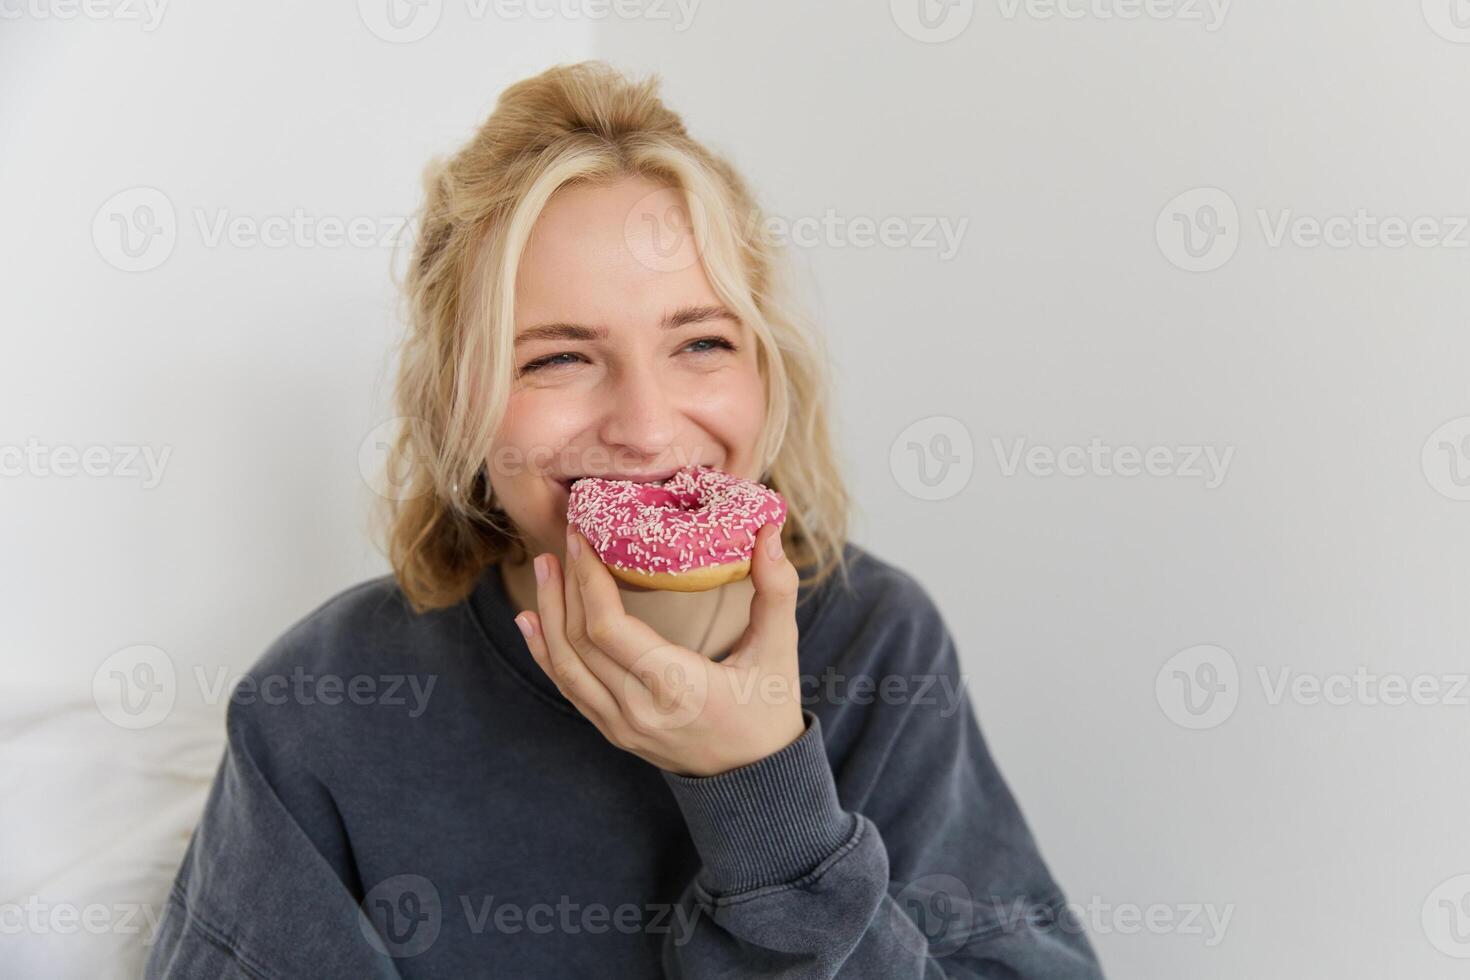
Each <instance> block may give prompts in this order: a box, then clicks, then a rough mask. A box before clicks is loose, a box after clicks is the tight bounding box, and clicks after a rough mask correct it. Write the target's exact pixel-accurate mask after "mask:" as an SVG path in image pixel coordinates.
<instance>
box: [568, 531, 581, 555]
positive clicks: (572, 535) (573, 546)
mask: <svg viewBox="0 0 1470 980" xmlns="http://www.w3.org/2000/svg"><path fill="white" fill-rule="evenodd" d="M567 550H568V551H570V552H571V553H572V561H576V560H577V559H578V558H581V557H582V542H581V540H579V539H578V537H577V532H576V531H571V532H569V533H568V534H567Z"/></svg>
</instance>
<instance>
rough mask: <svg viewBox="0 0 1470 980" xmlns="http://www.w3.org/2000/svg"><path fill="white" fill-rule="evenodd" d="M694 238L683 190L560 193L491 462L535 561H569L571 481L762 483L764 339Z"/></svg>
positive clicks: (529, 285)
mask: <svg viewBox="0 0 1470 980" xmlns="http://www.w3.org/2000/svg"><path fill="white" fill-rule="evenodd" d="M681 215H683V216H684V217H683V218H682V220H681ZM687 227H688V223H687V213H686V212H683V210H682V203H681V198H680V195H679V194H678V192H677V191H675V190H673V189H669V188H661V187H660V185H658V184H654V183H651V182H649V181H647V180H644V179H641V178H625V179H622V180H619V181H618V182H616V183H613V184H607V185H602V186H590V185H580V186H568V187H563V188H562V189H561V190H559V191H557V192H556V193H555V194H554V195H552V197H551V199H550V201H548V202H547V205H546V208H545V209H544V210H543V212H542V214H541V216H540V218H539V219H538V220H537V222H536V225H535V228H534V230H533V231H532V233H531V238H530V241H529V243H528V244H527V246H526V250H525V252H524V254H523V256H522V259H521V265H520V268H519V270H518V273H517V279H516V302H515V320H516V349H515V355H514V357H515V362H514V365H513V369H514V372H515V373H516V375H517V377H516V378H515V381H514V386H513V389H512V392H511V395H510V399H509V405H508V408H507V414H506V417H505V421H504V424H503V427H502V428H501V430H500V433H499V436H498V438H497V440H496V442H495V444H494V447H493V448H492V451H491V454H490V458H489V459H488V460H487V466H488V470H489V473H490V475H491V485H492V487H493V488H494V491H495V496H496V498H497V503H498V504H499V505H500V506H501V507H502V508H503V509H504V510H505V512H506V513H507V514H508V515H509V516H510V518H511V520H513V521H514V522H515V524H516V526H517V527H518V528H519V529H520V530H521V532H522V533H523V534H524V535H525V536H526V537H527V539H528V542H529V545H530V547H532V548H533V551H532V554H536V553H539V552H542V551H550V552H553V553H555V554H558V555H559V554H561V552H562V550H563V549H564V544H565V540H566V526H567V522H566V512H567V497H568V487H567V483H568V482H569V481H570V479H571V478H574V477H579V476H608V477H617V478H623V479H628V478H636V479H640V480H651V479H659V478H662V477H664V476H667V475H668V474H669V473H671V472H672V471H674V470H676V469H679V468H680V467H683V466H689V465H708V466H714V467H716V468H719V469H722V470H725V471H726V472H729V473H732V474H734V475H736V476H740V477H744V478H746V479H752V480H754V479H759V478H760V476H761V473H759V472H757V469H758V467H759V465H760V460H758V459H757V458H756V457H755V452H756V448H757V447H756V442H757V440H758V439H759V437H760V432H761V426H762V424H763V422H764V420H765V384H764V381H763V380H762V378H761V376H760V373H759V371H758V369H757V365H756V348H755V338H754V335H753V333H752V332H751V331H750V329H749V328H748V327H746V326H745V325H743V324H741V323H740V322H738V321H737V320H736V319H735V317H734V314H733V313H730V312H728V311H726V310H725V308H724V305H723V304H722V303H721V302H720V300H719V299H718V297H717V296H716V294H715V292H714V290H713V289H712V288H711V287H710V284H709V280H708V279H707V278H706V277H705V274H704V269H703V267H702V266H701V264H700V262H699V261H698V255H697V251H696V249H695V246H694V242H693V238H692V236H691V235H690V234H689V233H687Z"/></svg>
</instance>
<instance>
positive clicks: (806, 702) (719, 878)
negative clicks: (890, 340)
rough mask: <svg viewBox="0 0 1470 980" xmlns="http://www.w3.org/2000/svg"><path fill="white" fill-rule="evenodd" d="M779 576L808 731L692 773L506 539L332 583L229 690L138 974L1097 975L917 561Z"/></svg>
mask: <svg viewBox="0 0 1470 980" xmlns="http://www.w3.org/2000/svg"><path fill="white" fill-rule="evenodd" d="M847 556H848V561H849V562H850V565H851V580H850V586H851V587H850V589H849V588H847V587H845V586H844V584H843V582H842V580H841V579H840V577H837V576H834V577H832V578H831V579H829V580H828V581H827V582H826V583H824V584H823V585H822V586H820V587H819V588H816V589H810V588H806V587H804V588H803V589H802V591H801V594H800V595H799V596H798V602H799V605H798V607H797V625H798V627H799V630H800V641H799V658H800V663H801V674H802V676H801V680H802V694H803V716H804V718H805V720H806V726H807V727H806V730H805V733H804V734H803V735H801V736H800V737H799V738H797V740H796V741H795V742H793V743H792V744H791V745H789V746H787V747H786V748H784V749H782V750H780V751H779V752H776V753H775V754H773V755H769V756H767V757H766V758H764V759H761V760H759V761H757V762H754V763H751V764H750V765H747V766H744V767H742V768H739V769H735V770H732V771H729V772H725V773H721V774H719V775H715V776H709V777H688V776H681V775H678V774H675V773H671V772H667V771H665V770H662V769H659V768H657V767H655V766H653V765H650V764H649V763H647V762H645V761H644V760H642V759H640V758H638V757H637V756H634V755H632V754H630V753H627V752H624V751H622V750H621V749H619V748H617V747H616V746H614V745H612V744H611V743H609V742H608V741H606V740H605V739H604V738H603V737H602V735H601V734H600V733H599V732H598V731H597V729H596V728H595V727H594V726H593V725H592V724H591V723H590V722H589V721H587V720H586V719H584V718H583V717H582V715H581V714H580V713H578V712H577V710H576V709H575V708H574V707H573V706H572V704H571V703H570V702H569V701H567V700H566V699H565V698H564V697H562V695H561V694H560V692H559V691H558V690H557V689H556V686H555V684H553V683H552V681H551V679H550V678H548V677H547V676H546V675H545V674H544V673H543V672H542V671H541V669H540V668H539V667H538V666H537V665H536V663H535V661H534V660H532V658H531V655H530V651H529V650H528V649H527V648H526V645H525V641H524V640H523V639H522V638H521V635H520V633H519V632H518V631H517V630H516V627H515V624H514V623H513V621H512V620H513V617H514V615H515V613H516V612H517V611H518V610H516V609H513V608H512V607H511V605H510V602H509V600H508V599H507V596H506V592H505V587H504V583H503V581H502V580H501V576H500V571H499V568H498V567H491V568H488V569H486V571H485V573H484V574H483V575H482V576H481V578H480V580H479V582H478V583H477V585H476V587H475V591H474V592H473V594H472V595H471V596H470V597H469V598H468V599H467V600H466V601H464V602H462V603H460V604H458V605H456V606H453V607H451V608H448V609H442V610H437V611H434V612H431V613H427V614H424V615H417V614H414V613H413V612H412V610H411V609H410V608H409V607H408V605H407V603H406V601H405V600H404V598H403V595H402V593H401V592H400V591H399V590H398V587H397V586H396V584H395V583H394V581H393V579H392V577H391V576H383V577H380V578H376V579H372V580H369V581H366V582H363V583H360V584H359V585H357V586H354V587H352V588H349V589H347V590H345V591H343V592H341V593H339V594H338V595H336V596H334V597H332V598H331V599H329V600H328V601H326V602H325V603H323V604H322V605H321V606H319V607H318V608H317V609H315V610H314V611H312V612H311V613H309V614H308V615H306V616H305V617H303V618H302V619H301V620H300V621H298V622H297V623H295V624H294V625H292V626H291V627H290V628H289V629H288V630H286V631H285V633H284V634H282V635H281V636H280V637H279V638H278V639H277V640H276V641H275V642H274V643H273V644H272V645H271V646H270V648H269V649H268V650H267V651H266V652H265V654H264V655H263V656H262V657H261V659H260V660H259V661H258V662H257V663H256V664H255V666H254V667H253V668H252V669H251V670H250V671H249V672H248V673H247V674H246V675H245V676H244V678H242V680H241V681H240V682H239V684H238V685H237V686H236V687H235V688H234V689H233V693H232V694H231V699H230V704H229V706H228V709H227V711H226V729H227V735H228V741H227V746H226V750H225V754H224V758H223V760H222V762H221V764H220V769H219V772H218V774H217V775H216V777H215V781H214V784H213V786H212V787H211V790H210V794H209V798H208V802H207V804H206V807H205V811H204V815H203V818H202V820H201V822H200V823H199V825H198V827H197V829H196V830H195V831H194V834H193V837H192V838H191V839H190V842H189V846H188V850H187V852H186V853H185V856H184V859H183V862H182V864H181V866H180V868H179V871H178V875H177V878H176V880H175V883H174V887H173V891H172V894H171V896H170V898H169V902H168V906H167V909H166V912H165V917H164V920H163V922H162V924H161V927H160V930H159V935H158V939H157V941H156V942H155V944H154V946H153V948H152V950H151V952H150V955H149V959H148V967H147V971H146V975H147V976H148V977H170V978H185V977H187V978H196V977H197V978H208V980H220V978H269V980H286V978H298V977H299V978H304V980H316V978H342V980H367V978H384V980H386V978H405V980H407V978H414V977H444V978H456V980H457V978H468V977H508V978H515V980H535V978H541V977H548V978H550V977H556V978H569V977H597V978H615V980H623V978H640V977H650V978H651V977H659V976H665V977H675V978H679V977H682V978H689V980H715V978H721V980H723V978H740V977H780V978H790V980H796V978H820V977H842V978H851V980H857V978H874V980H879V978H881V980H907V978H918V977H929V978H935V977H955V978H962V977H1007V978H1035V980H1072V978H1079V980H1080V978H1098V977H1101V975H1102V974H1101V970H1100V969H1099V966H1098V963H1097V960H1096V958H1095V956H1094V953H1093V950H1092V947H1091V945H1090V944H1089V942H1088V940H1087V937H1086V935H1085V934H1084V933H1083V932H1082V930H1081V927H1080V924H1079V922H1078V920H1077V918H1076V917H1075V916H1073V915H1070V914H1068V911H1069V910H1068V909H1067V908H1064V903H1065V898H1064V896H1063V893H1062V891H1061V889H1060V888H1059V887H1058V885H1057V883H1056V882H1055V881H1054V880H1053V879H1052V877H1051V874H1050V872H1049V870H1048V868H1047V866H1046V864H1045V863H1044V861H1043V859H1042V857H1041V855H1040V853H1039V852H1038V849H1037V845H1036V843H1035V841H1034V840H1033V838H1032V836H1031V834H1030V832H1029V830H1028V829H1027V826H1026V823H1025V821H1024V818H1023V816H1022V814H1021V811H1020V810H1019V809H1018V807H1017V805H1016V802H1015V800H1014V799H1013V798H1012V796H1011V793H1010V791H1009V790H1008V788H1007V786H1006V784H1005V782H1004V780H1003V779H1002V777H1001V774H1000V772H999V771H998V770H997V768H996V765H995V763H994V761H993V760H992V759H991V757H990V754H989V751H988V749H987V748H986V744H985V742H984V740H983V738H982V736H981V733H980V730H979V727H978V725H977V722H976V719H975V715H974V710H973V706H972V704H971V701H970V699H969V696H968V694H967V693H966V691H965V686H964V680H966V679H967V678H963V677H962V675H961V671H960V662H959V659H958V657H957V654H956V650H955V644H954V641H953V639H952V637H951V636H950V634H949V631H948V629H947V627H946V625H945V623H944V621H943V620H942V618H941V616H940V614H939V612H938V610H937V609H936V607H935V605H934V603H933V602H932V600H931V599H930V598H929V596H928V594H927V593H926V592H925V591H924V589H923V588H922V586H920V585H919V584H918V583H917V582H916V581H915V580H914V579H913V578H912V577H911V576H909V575H908V574H907V573H906V572H903V571H901V570H899V569H897V568H896V567H894V566H891V565H889V564H887V563H885V562H883V561H881V560H880V559H878V558H876V557H875V556H873V555H872V554H870V553H868V552H867V551H865V550H863V549H861V548H859V547H858V546H856V545H852V544H849V545H848V546H847Z"/></svg>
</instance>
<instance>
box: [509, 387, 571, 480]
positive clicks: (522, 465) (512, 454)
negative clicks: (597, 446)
mask: <svg viewBox="0 0 1470 980" xmlns="http://www.w3.org/2000/svg"><path fill="white" fill-rule="evenodd" d="M582 424H583V423H582V421H581V420H580V417H579V414H578V412H577V410H576V408H575V407H574V406H569V403H568V399H566V398H565V397H558V395H557V394H556V393H555V392H549V391H548V392H538V391H536V390H534V389H527V390H522V391H517V392H514V393H513V394H512V395H511V396H510V399H509V401H508V402H507V403H506V408H505V418H504V420H503V421H502V422H501V427H500V432H499V435H498V438H497V439H496V440H495V444H494V449H493V450H492V456H491V458H492V460H494V461H495V462H496V472H497V473H498V474H499V476H498V478H497V479H498V480H505V481H507V482H515V481H522V480H524V481H528V482H529V481H533V480H539V479H541V477H542V471H543V470H546V469H548V468H554V466H555V464H556V462H557V458H556V454H557V452H558V451H559V447H561V446H565V445H567V444H568V443H569V442H570V441H571V440H572V438H573V437H574V436H575V435H576V434H577V432H578V431H579V427H580V426H581V425H582Z"/></svg>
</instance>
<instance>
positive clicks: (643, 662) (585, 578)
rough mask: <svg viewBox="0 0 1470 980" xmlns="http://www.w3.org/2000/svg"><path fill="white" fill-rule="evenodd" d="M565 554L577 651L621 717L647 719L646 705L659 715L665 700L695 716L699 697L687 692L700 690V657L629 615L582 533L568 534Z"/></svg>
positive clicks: (665, 706)
mask: <svg viewBox="0 0 1470 980" xmlns="http://www.w3.org/2000/svg"><path fill="white" fill-rule="evenodd" d="M573 535H575V536H576V537H575V538H574V537H573ZM574 540H575V541H576V543H577V544H578V545H579V546H580V547H579V548H578V549H577V551H578V555H577V557H576V558H571V557H570V556H571V553H572V543H573V541H574ZM567 555H568V558H569V560H570V561H571V569H570V570H569V571H568V574H567V580H568V582H569V584H570V586H571V590H570V594H569V600H568V608H576V609H577V610H578V615H579V616H580V617H581V621H582V624H583V625H582V632H583V634H584V635H585V636H586V637H587V639H586V642H585V644H583V645H580V646H578V649H579V650H580V651H581V652H582V653H583V655H584V656H583V659H584V660H586V661H587V664H588V666H589V667H591V668H592V669H593V670H594V671H595V672H596V673H597V675H598V676H599V677H600V678H601V679H602V680H603V682H604V683H606V684H607V688H608V690H610V691H612V692H613V693H614V694H615V695H617V697H618V703H619V707H620V708H621V709H622V712H623V718H624V719H625V720H630V721H631V720H632V719H633V718H635V717H636V718H640V719H642V720H643V721H644V722H646V721H647V720H648V718H649V712H648V708H649V706H650V705H652V706H653V707H654V710H655V712H656V713H657V714H659V715H661V716H668V715H669V713H670V711H671V710H673V709H670V708H669V707H668V705H669V704H677V705H680V706H682V707H683V709H684V711H685V712H686V713H688V712H690V711H693V712H694V713H696V714H697V712H698V710H699V706H702V704H703V699H702V697H699V696H697V695H692V694H691V692H700V691H702V690H703V687H702V685H703V683H705V670H706V669H707V666H708V663H707V661H706V660H705V658H704V657H703V656H701V655H700V654H697V653H694V652H692V651H689V650H685V649H684V648H683V647H680V646H678V645H676V644H673V643H670V642H669V641H668V640H666V639H664V638H663V636H661V635H660V634H659V633H658V631H657V630H655V629H654V628H653V627H651V626H649V625H648V624H647V623H645V622H643V620H641V619H639V618H638V617H636V616H629V615H628V613H627V611H626V610H625V609H624V608H623V599H622V596H620V595H619V594H618V586H617V583H616V582H615V581H613V577H612V573H611V572H609V571H608V570H607V566H606V565H604V564H603V563H602V559H600V558H598V557H597V553H596V552H595V551H593V550H592V546H591V545H590V544H589V543H588V542H587V538H586V537H585V536H583V535H581V534H580V533H578V532H576V531H570V532H569V533H568V536H567ZM691 706H692V707H691ZM679 717H683V716H682V715H681V716H679Z"/></svg>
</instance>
